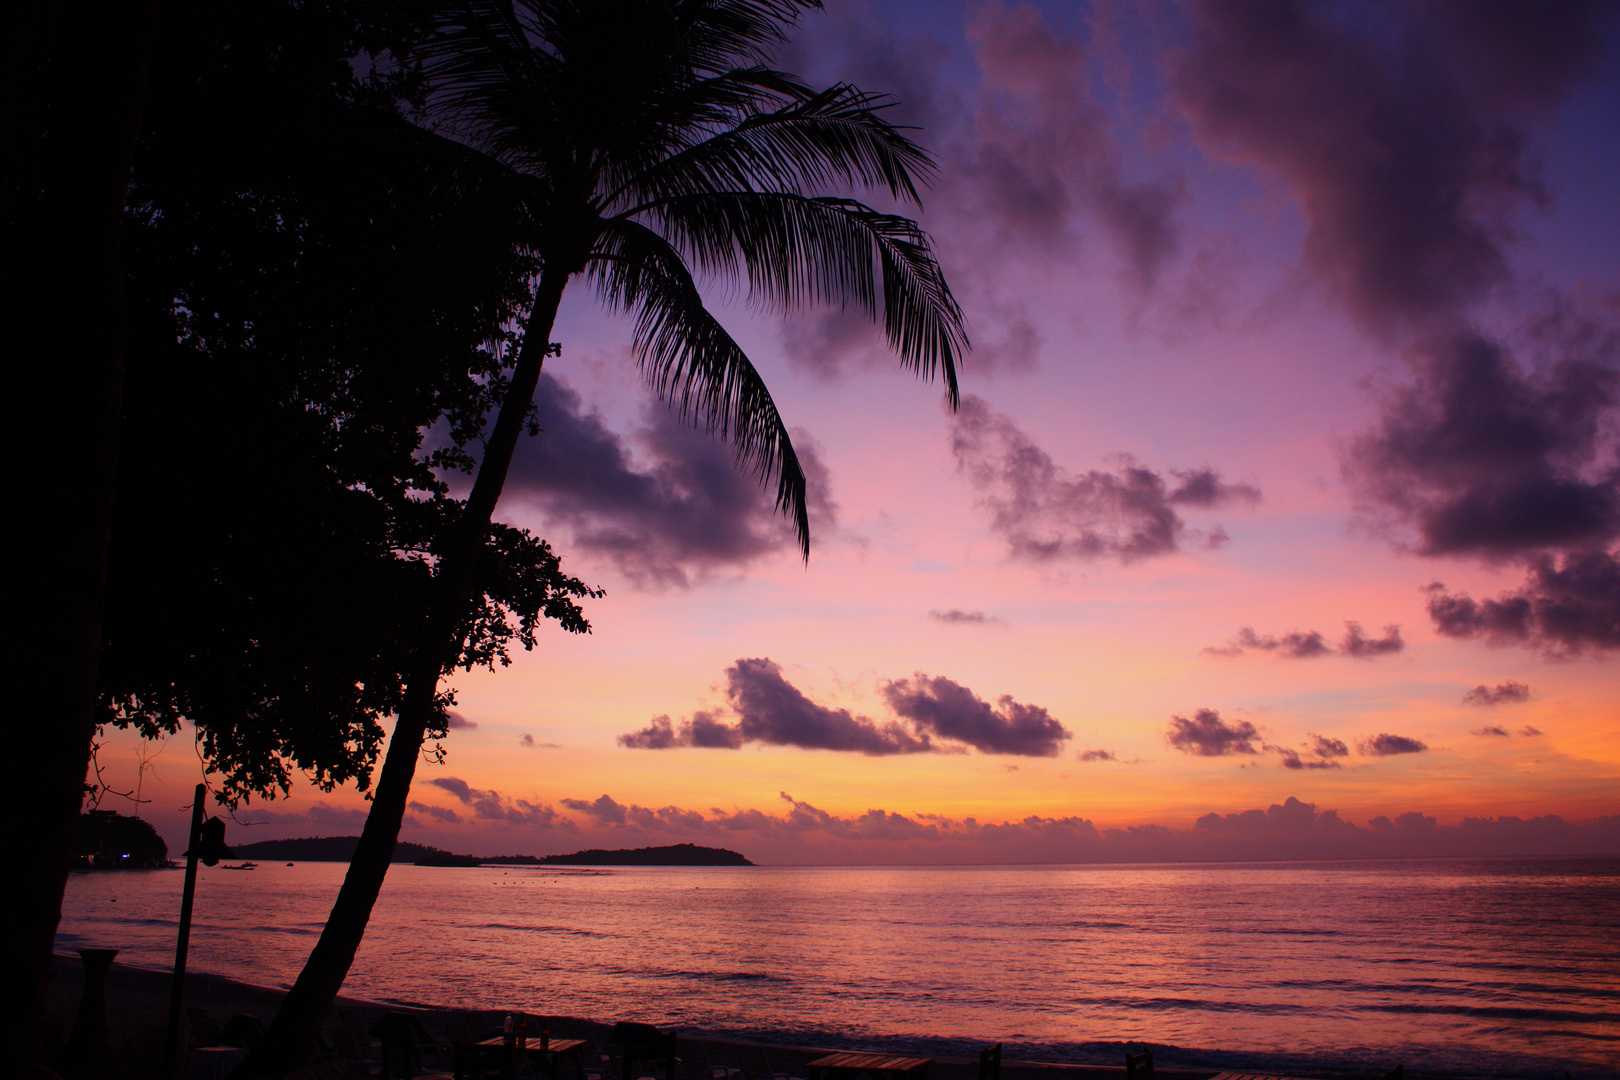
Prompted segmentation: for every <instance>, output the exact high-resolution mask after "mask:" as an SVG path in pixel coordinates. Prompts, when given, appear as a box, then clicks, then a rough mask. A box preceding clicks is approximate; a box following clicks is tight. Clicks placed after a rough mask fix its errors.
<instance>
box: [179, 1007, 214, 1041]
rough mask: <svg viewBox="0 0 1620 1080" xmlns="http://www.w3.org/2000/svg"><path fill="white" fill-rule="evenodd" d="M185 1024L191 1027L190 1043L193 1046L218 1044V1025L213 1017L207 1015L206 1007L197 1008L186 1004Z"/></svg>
mask: <svg viewBox="0 0 1620 1080" xmlns="http://www.w3.org/2000/svg"><path fill="white" fill-rule="evenodd" d="M186 1026H187V1027H189V1028H190V1029H191V1044H192V1045H193V1046H218V1045H219V1025H218V1024H216V1023H214V1018H213V1017H212V1016H209V1015H208V1010H207V1009H199V1008H197V1007H196V1006H195V1005H188V1006H186Z"/></svg>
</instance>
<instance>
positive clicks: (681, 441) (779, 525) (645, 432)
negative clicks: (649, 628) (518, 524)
mask: <svg viewBox="0 0 1620 1080" xmlns="http://www.w3.org/2000/svg"><path fill="white" fill-rule="evenodd" d="M534 400H535V413H536V416H535V419H536V422H537V423H538V424H539V426H540V429H541V430H540V434H539V435H538V436H537V437H535V438H532V439H525V440H523V442H522V443H521V444H520V445H519V448H518V451H517V454H516V456H515V457H514V459H513V462H512V471H511V474H510V477H509V478H508V480H507V485H506V492H507V496H508V497H509V498H512V499H514V500H518V501H522V502H526V503H528V504H529V505H530V506H532V507H534V508H535V509H536V510H538V511H539V512H540V514H541V515H542V516H543V517H545V519H546V521H547V524H548V525H550V526H554V527H562V528H566V529H567V530H568V531H569V533H570V544H571V546H572V547H574V548H575V549H577V550H579V551H583V552H588V553H590V554H593V555H595V556H598V557H600V558H603V559H606V560H607V561H608V562H609V563H611V564H612V565H613V566H614V567H615V568H616V569H617V570H618V571H619V573H621V574H622V575H624V576H625V577H626V578H627V579H629V580H630V581H631V582H633V583H635V584H636V585H638V586H640V587H644V588H665V587H672V586H673V587H682V588H684V587H686V586H688V585H690V584H692V582H693V581H695V580H702V579H704V578H706V577H708V576H711V575H713V574H715V573H718V572H720V571H722V570H728V569H729V570H735V569H739V568H741V567H745V566H747V565H748V564H749V563H751V562H753V561H755V560H757V559H760V558H763V557H765V556H767V555H770V554H773V553H776V552H780V551H789V550H791V549H792V548H793V546H794V541H793V536H792V531H791V528H790V526H789V524H788V523H787V521H786V520H785V519H783V518H782V517H781V516H780V515H778V514H777V513H776V512H775V510H774V507H773V504H772V500H771V498H770V496H769V495H768V494H767V493H766V492H765V491H764V489H762V488H761V486H760V484H759V481H758V480H757V479H756V478H755V477H753V476H750V475H748V474H747V473H746V472H744V471H742V470H740V469H739V468H738V466H737V463H736V461H735V459H734V457H733V455H732V452H731V450H730V449H729V448H728V447H727V446H726V445H725V444H724V443H722V442H721V441H720V440H719V439H717V438H715V437H713V436H711V435H709V434H708V433H707V432H705V431H702V430H700V429H697V428H694V427H691V426H690V425H688V424H686V423H684V422H683V421H682V420H681V418H680V416H679V414H678V413H676V412H675V411H674V410H671V409H668V408H665V407H663V406H662V405H658V404H650V405H649V406H648V407H647V408H646V410H645V411H644V413H643V426H642V428H641V430H640V431H639V432H638V433H637V435H636V437H635V439H634V440H631V441H627V440H625V439H623V438H621V437H620V436H619V435H618V434H617V433H616V432H614V431H611V430H610V429H609V428H608V427H607V426H606V424H605V423H603V421H602V418H601V417H600V416H599V415H598V414H597V413H596V412H594V411H590V410H587V409H586V407H585V405H584V403H583V401H582V400H581V398H580V395H579V394H578V393H577V392H576V391H575V390H574V389H573V388H572V387H570V386H568V385H567V384H566V383H564V382H563V381H562V380H560V379H558V378H556V377H555V376H553V375H550V374H542V375H541V377H540V384H539V386H538V387H537V389H536V391H535V399H534ZM632 441H633V443H634V445H635V446H636V447H637V448H638V449H639V450H640V451H641V457H642V458H643V459H645V462H646V463H645V464H641V463H639V462H638V460H637V458H636V457H635V456H634V455H633V454H632V452H631V442H632ZM794 446H795V448H796V449H797V451H798V453H799V457H800V463H801V464H802V465H803V466H804V469H805V473H806V475H807V477H808V479H809V481H810V486H809V491H810V498H811V503H812V506H811V509H812V525H813V527H816V528H817V529H818V531H820V530H821V529H826V528H829V527H830V526H831V525H832V523H833V521H834V519H835V516H836V508H835V507H834V506H833V504H832V503H831V501H830V499H829V495H828V482H827V481H828V477H827V471H826V468H825V467H824V466H823V465H822V464H821V460H820V457H819V455H818V453H817V448H816V445H815V443H814V441H813V440H812V439H810V438H809V437H808V436H806V435H802V434H800V433H795V434H794Z"/></svg>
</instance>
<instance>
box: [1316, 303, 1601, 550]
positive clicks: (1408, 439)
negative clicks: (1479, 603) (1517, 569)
mask: <svg viewBox="0 0 1620 1080" xmlns="http://www.w3.org/2000/svg"><path fill="white" fill-rule="evenodd" d="M1612 348H1613V345H1612V342H1611V343H1608V344H1606V345H1605V346H1603V350H1602V351H1604V352H1609V351H1612ZM1409 359H1410V362H1411V366H1412V368H1413V372H1414V377H1413V380H1412V382H1411V383H1409V384H1408V385H1405V386H1403V387H1400V388H1398V389H1395V390H1393V391H1391V392H1390V393H1388V394H1387V395H1386V397H1385V400H1384V402H1383V406H1382V417H1381V419H1380V421H1379V423H1378V425H1377V427H1375V428H1374V429H1373V430H1372V431H1370V432H1368V433H1366V434H1364V435H1362V436H1360V437H1359V438H1357V439H1356V440H1355V441H1354V442H1353V443H1352V444H1351V446H1350V448H1349V453H1348V455H1347V459H1346V464H1345V471H1346V475H1347V478H1348V479H1349V480H1350V481H1351V483H1352V485H1353V486H1354V487H1355V488H1356V490H1357V492H1358V494H1359V496H1360V497H1361V499H1362V501H1363V504H1364V506H1365V507H1366V508H1367V509H1368V510H1369V512H1370V513H1371V514H1372V515H1374V516H1375V518H1377V519H1379V520H1382V521H1384V522H1386V523H1388V524H1391V525H1395V526H1398V527H1410V528H1411V529H1412V530H1414V531H1415V533H1416V545H1415V546H1416V548H1417V550H1418V552H1419V553H1420V554H1423V555H1429V556H1449V555H1465V556H1476V557H1484V558H1487V559H1493V560H1501V559H1506V558H1511V557H1515V556H1523V555H1529V554H1533V553H1539V552H1546V551H1549V550H1562V549H1568V548H1571V547H1590V546H1592V545H1605V544H1607V543H1609V542H1611V541H1613V540H1614V539H1615V538H1616V537H1620V470H1617V469H1616V468H1615V454H1616V425H1615V420H1616V419H1617V418H1620V410H1617V409H1616V405H1617V403H1620V372H1617V371H1616V370H1615V369H1614V368H1613V367H1612V366H1610V365H1609V364H1608V363H1607V362H1606V361H1605V360H1601V359H1596V358H1573V359H1563V360H1560V361H1557V362H1554V363H1551V364H1549V365H1547V366H1546V367H1544V368H1543V369H1542V370H1540V371H1538V372H1535V373H1533V374H1526V373H1524V372H1523V371H1521V370H1520V369H1519V366H1518V365H1517V364H1516V363H1515V362H1514V361H1513V358H1512V357H1511V356H1510V355H1509V354H1508V352H1507V350H1506V349H1505V348H1504V347H1503V346H1502V345H1501V344H1499V343H1498V342H1495V341H1491V340H1488V339H1486V338H1484V337H1481V336H1479V335H1477V334H1473V333H1461V334H1456V335H1452V336H1449V337H1446V338H1440V339H1435V340H1431V341H1429V342H1427V343H1426V344H1425V345H1424V346H1422V347H1421V348H1419V349H1418V350H1416V351H1414V352H1413V353H1412V354H1411V356H1410V357H1409Z"/></svg>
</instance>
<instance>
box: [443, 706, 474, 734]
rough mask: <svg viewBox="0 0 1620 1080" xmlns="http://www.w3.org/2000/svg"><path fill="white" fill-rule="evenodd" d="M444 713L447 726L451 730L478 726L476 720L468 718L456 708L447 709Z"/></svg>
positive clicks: (462, 729) (465, 729)
mask: <svg viewBox="0 0 1620 1080" xmlns="http://www.w3.org/2000/svg"><path fill="white" fill-rule="evenodd" d="M444 715H445V718H446V719H445V727H446V728H447V729H449V730H450V731H470V730H472V729H473V728H476V727H477V726H478V724H477V723H476V722H474V721H472V720H469V719H467V718H466V717H465V716H462V715H461V714H460V713H458V712H456V710H454V709H447V710H445V714H444Z"/></svg>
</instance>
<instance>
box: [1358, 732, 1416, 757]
mask: <svg viewBox="0 0 1620 1080" xmlns="http://www.w3.org/2000/svg"><path fill="white" fill-rule="evenodd" d="M1356 749H1357V750H1359V751H1360V752H1361V755H1362V756H1363V757H1392V756H1394V755H1396V754H1420V753H1422V752H1423V751H1425V750H1427V749H1428V747H1427V746H1426V745H1424V744H1423V743H1422V742H1420V741H1418V740H1417V739H1411V738H1408V737H1407V736H1405V735H1390V734H1388V733H1387V732H1386V733H1384V734H1381V735H1374V736H1373V737H1372V738H1370V739H1363V740H1361V741H1360V742H1358V743H1357V744H1356Z"/></svg>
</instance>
